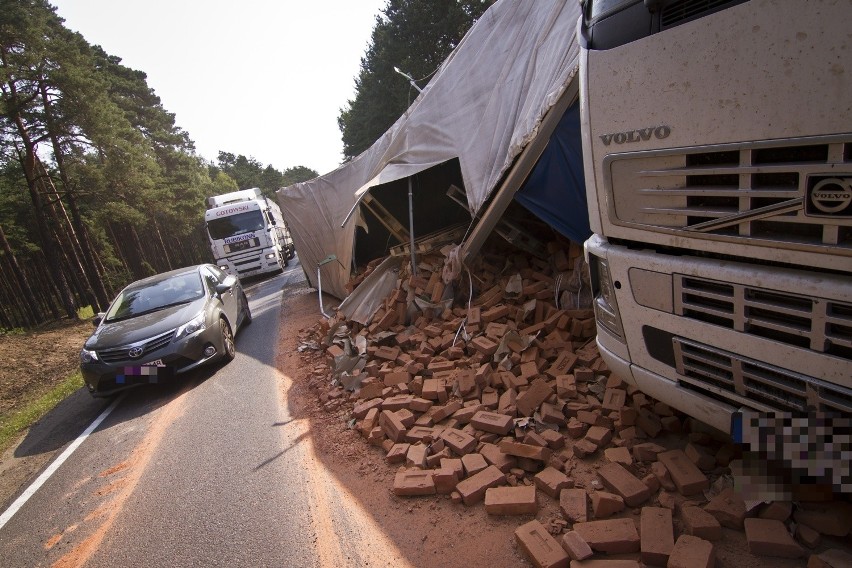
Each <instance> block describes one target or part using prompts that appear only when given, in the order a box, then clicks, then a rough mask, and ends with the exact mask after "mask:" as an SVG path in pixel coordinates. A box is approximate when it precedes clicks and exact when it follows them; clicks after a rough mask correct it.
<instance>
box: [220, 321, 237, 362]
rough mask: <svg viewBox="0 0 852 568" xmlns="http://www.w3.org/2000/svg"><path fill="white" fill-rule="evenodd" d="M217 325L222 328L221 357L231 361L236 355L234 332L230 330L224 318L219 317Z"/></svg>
mask: <svg viewBox="0 0 852 568" xmlns="http://www.w3.org/2000/svg"><path fill="white" fill-rule="evenodd" d="M219 327H220V328H221V330H222V358H223V359H224V360H225V361H226V362H227V361H232V360H233V359H234V357H236V355H237V347H236V345H234V334H233V333H232V332H231V326H230V325H228V322H227V321H225V318H220V319H219Z"/></svg>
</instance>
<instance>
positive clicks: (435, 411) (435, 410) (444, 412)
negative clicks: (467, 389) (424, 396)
mask: <svg viewBox="0 0 852 568" xmlns="http://www.w3.org/2000/svg"><path fill="white" fill-rule="evenodd" d="M461 407H462V403H461V402H459V401H457V400H454V401H452V402H450V403H447V404H445V405H444V406H433V407H432V408H431V409H430V410H429V413H430V414H431V415H432V420H434V421H435V423H436V424H437V423H438V422H440V421H441V420H443V419H445V418H447V417H449V416H452V415H453V414H454V413H455V412H458V411H459V410H461Z"/></svg>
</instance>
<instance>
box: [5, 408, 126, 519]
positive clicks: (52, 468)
mask: <svg viewBox="0 0 852 568" xmlns="http://www.w3.org/2000/svg"><path fill="white" fill-rule="evenodd" d="M125 395H126V393H124V394H121V395H119V397H118V398H116V399H115V400H114V401H113V402H112V404H110V405H109V406H108V407H107V408H106V410H104V411H103V412H101V414H100V416H98V417H97V418H95V421H94V422H92V423H91V424H89V427H88V428H86V429H85V430H84V431H83V433H82V434H80V435H79V436H77V438H76V439H75V440H74V441H73V442H71V445H70V446H68V447H67V448H65V451H64V452H62V454H60V456H59V457H58V458H56V460H54V462H53V463H52V464H50V465H49V466H48V467H47V469H46V470H44V471H43V472H42V473H41V475H39V476H38V479H36V480H35V481H33V483H32V485H30V486H29V487H27V489H26V490H25V491H24V492H23V493H21V495H20V496H19V497H18V498H17V499H15V502H14V503H12V504H11V505H10V506H9V508H8V509H6V510H5V511H3V514H2V515H0V529H2V528H3V527H4V526H5V525H6V523H8V522H9V520H10V519H11V518H12V517H14V516H15V513H17V512H18V510H20V508H21V507H23V506H24V503H26V502H27V501H29V499H30V497H32V496H33V495H35V492H36V491H38V490H39V488H41V486H42V485H44V483H45V482H46V481H47V480H48V479H50V476H51V475H53V474H54V473H56V470H57V469H59V466H61V465H62V464H63V463H65V460H67V459H68V458H69V457H71V454H73V453H74V450H76V449H77V448H78V447H79V446H80V444H82V443H83V442H84V441H86V438H88V437H89V434H91V433H92V432H94V431H95V428H97V427H98V426H100V425H101V422H103V421H104V419H106V417H107V416H109V414H110V412H112V411H113V410H115V407H116V406H118V403H119V402H121V401H122V400H123V399H124V397H125Z"/></svg>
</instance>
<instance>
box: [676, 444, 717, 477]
mask: <svg viewBox="0 0 852 568" xmlns="http://www.w3.org/2000/svg"><path fill="white" fill-rule="evenodd" d="M683 453H684V454H686V457H688V458H689V459H690V460H692V463H694V464H695V465H697V466H698V469H700V470H702V471H710V470H712V469H713V468H714V467H716V457H715V456H713V455H711V454H710V453H709V452H708V451H707V450H705V449H704V448H703V447H701V446H699V445H697V444H692V443H690V444H687V445H686V448H684V450H683Z"/></svg>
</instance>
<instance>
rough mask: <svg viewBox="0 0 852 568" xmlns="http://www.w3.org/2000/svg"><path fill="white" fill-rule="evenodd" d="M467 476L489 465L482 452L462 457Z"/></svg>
mask: <svg viewBox="0 0 852 568" xmlns="http://www.w3.org/2000/svg"><path fill="white" fill-rule="evenodd" d="M461 461H462V465H463V466H464V473H465V476H467V477H470V476H471V475H475V474H477V473H479V472H480V471H482V470H483V469H485V468H486V467H488V462H486V461H485V458H484V457H482V454H465V455H463V456H462V458H461Z"/></svg>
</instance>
